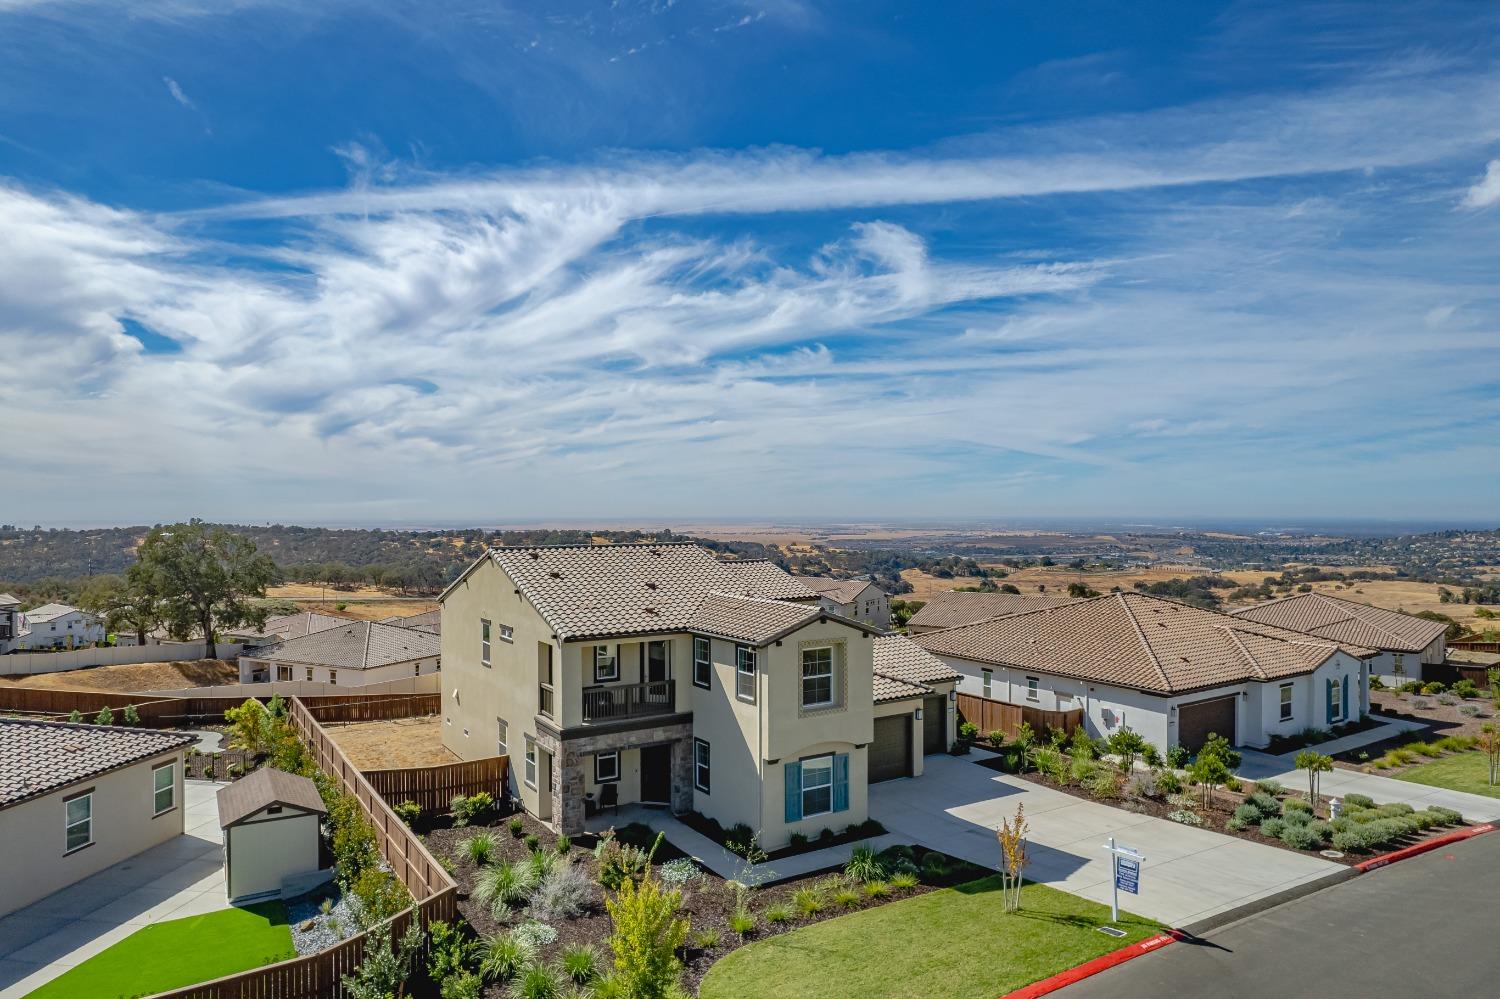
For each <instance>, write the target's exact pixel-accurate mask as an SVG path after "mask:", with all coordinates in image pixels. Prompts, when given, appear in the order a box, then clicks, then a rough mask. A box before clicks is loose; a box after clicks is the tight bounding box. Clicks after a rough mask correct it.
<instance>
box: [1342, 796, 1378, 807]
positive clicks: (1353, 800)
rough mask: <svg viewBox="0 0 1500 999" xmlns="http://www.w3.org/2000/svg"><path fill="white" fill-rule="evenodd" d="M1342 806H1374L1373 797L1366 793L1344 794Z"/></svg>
mask: <svg viewBox="0 0 1500 999" xmlns="http://www.w3.org/2000/svg"><path fill="white" fill-rule="evenodd" d="M1344 807H1345V808H1374V807H1375V799H1374V798H1372V797H1370V796H1369V795H1367V794H1346V795H1344Z"/></svg>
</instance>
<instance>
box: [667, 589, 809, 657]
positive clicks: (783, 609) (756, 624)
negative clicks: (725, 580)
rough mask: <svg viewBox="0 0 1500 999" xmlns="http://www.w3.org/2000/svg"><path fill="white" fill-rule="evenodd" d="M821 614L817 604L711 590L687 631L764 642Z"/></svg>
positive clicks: (688, 625)
mask: <svg viewBox="0 0 1500 999" xmlns="http://www.w3.org/2000/svg"><path fill="white" fill-rule="evenodd" d="M820 616H823V612H822V611H821V610H820V609H819V608H818V607H817V606H816V605H814V606H811V607H809V606H808V605H807V604H798V603H790V602H788V601H785V600H762V599H759V598H756V597H739V596H735V595H733V594H730V593H710V594H708V596H707V597H705V598H704V600H703V603H702V604H700V605H699V606H698V610H697V611H696V612H695V613H694V614H693V616H692V617H691V618H689V619H688V624H687V630H688V631H693V632H698V633H700V634H705V635H716V636H718V637H720V638H728V639H731V640H733V641H736V642H750V643H752V644H755V645H762V644H764V643H766V642H769V641H772V640H773V639H776V638H780V637H781V636H782V635H784V634H786V633H787V632H789V631H792V630H794V629H796V628H799V627H801V626H802V625H804V624H806V623H808V622H809V621H812V620H814V619H816V618H818V617H820Z"/></svg>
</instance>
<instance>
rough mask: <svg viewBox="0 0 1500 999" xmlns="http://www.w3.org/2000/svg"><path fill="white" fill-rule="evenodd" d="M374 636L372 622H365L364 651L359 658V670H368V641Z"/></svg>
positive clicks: (373, 623)
mask: <svg viewBox="0 0 1500 999" xmlns="http://www.w3.org/2000/svg"><path fill="white" fill-rule="evenodd" d="M374 635H375V622H374V621H366V622H365V650H364V653H363V654H362V655H361V656H360V658H359V667H360V669H369V668H370V639H371V638H373V637H374Z"/></svg>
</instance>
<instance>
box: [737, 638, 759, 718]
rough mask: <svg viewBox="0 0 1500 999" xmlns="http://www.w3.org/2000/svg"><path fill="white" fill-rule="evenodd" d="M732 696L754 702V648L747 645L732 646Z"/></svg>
mask: <svg viewBox="0 0 1500 999" xmlns="http://www.w3.org/2000/svg"><path fill="white" fill-rule="evenodd" d="M734 696H736V697H738V698H739V699H740V700H742V701H749V702H751V703H752V704H753V703H755V650H754V649H752V648H751V647H750V646H748V645H737V646H735V648H734Z"/></svg>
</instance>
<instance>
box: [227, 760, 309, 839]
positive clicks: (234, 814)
mask: <svg viewBox="0 0 1500 999" xmlns="http://www.w3.org/2000/svg"><path fill="white" fill-rule="evenodd" d="M218 800H219V827H220V828H223V829H227V828H229V827H230V826H232V825H234V824H235V823H238V822H243V821H244V820H245V819H247V818H249V817H250V816H252V815H254V814H255V813H256V812H259V811H261V810H262V809H264V808H269V807H270V806H272V805H285V806H287V807H289V808H296V809H299V810H301V811H304V812H311V813H313V814H316V815H324V814H326V813H327V811H328V809H327V808H326V807H324V805H323V798H322V796H321V795H319V794H318V786H317V785H316V784H314V783H313V782H312V780H311V779H310V778H307V777H299V776H297V775H296V774H289V773H287V772H286V771H285V770H277V769H275V768H274V767H261V768H260V769H259V770H256V771H255V772H253V773H251V774H250V775H249V776H247V777H242V778H240V779H239V780H237V781H235V782H234V783H233V784H230V785H229V786H228V787H223V788H220V789H219V795H218Z"/></svg>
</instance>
